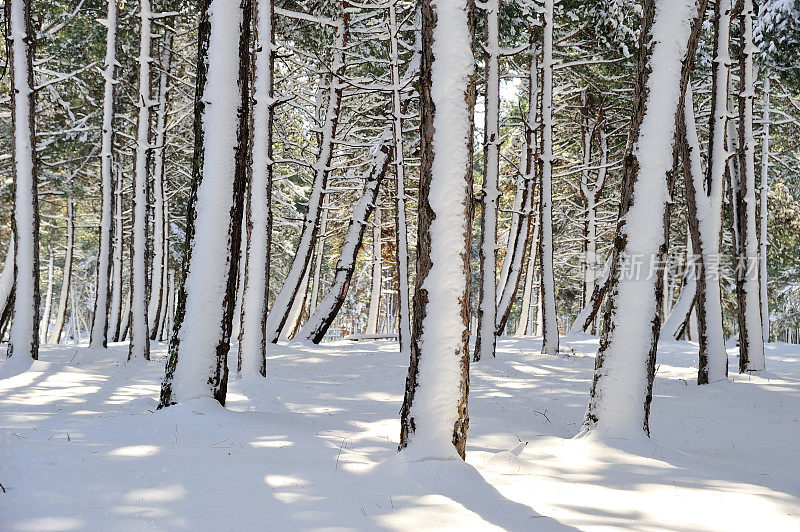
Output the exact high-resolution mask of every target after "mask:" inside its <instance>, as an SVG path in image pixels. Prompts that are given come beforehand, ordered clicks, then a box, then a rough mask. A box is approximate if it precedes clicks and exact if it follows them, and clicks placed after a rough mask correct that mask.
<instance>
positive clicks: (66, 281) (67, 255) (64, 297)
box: [50, 191, 75, 344]
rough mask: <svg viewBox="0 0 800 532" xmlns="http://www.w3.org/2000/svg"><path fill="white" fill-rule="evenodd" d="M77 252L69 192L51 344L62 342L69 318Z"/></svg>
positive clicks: (70, 194)
mask: <svg viewBox="0 0 800 532" xmlns="http://www.w3.org/2000/svg"><path fill="white" fill-rule="evenodd" d="M74 250H75V219H74V216H73V212H72V192H71V191H68V192H67V245H66V248H65V249H64V269H63V273H62V276H61V295H60V296H59V298H58V312H57V313H56V321H55V323H54V324H53V330H52V331H51V332H50V343H51V344H57V343H59V342H61V333H62V332H63V330H64V320H65V319H66V316H67V302H68V300H69V294H70V284H71V282H72V254H73V252H74Z"/></svg>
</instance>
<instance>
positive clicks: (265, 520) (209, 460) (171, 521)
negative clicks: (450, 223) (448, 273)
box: [0, 335, 800, 531]
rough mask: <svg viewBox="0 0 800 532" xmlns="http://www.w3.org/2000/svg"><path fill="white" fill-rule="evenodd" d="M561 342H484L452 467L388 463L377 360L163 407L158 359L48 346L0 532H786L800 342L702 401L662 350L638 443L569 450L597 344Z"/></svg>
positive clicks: (391, 418) (10, 464)
mask: <svg viewBox="0 0 800 532" xmlns="http://www.w3.org/2000/svg"><path fill="white" fill-rule="evenodd" d="M562 346H564V347H566V348H567V349H568V350H574V352H573V353H571V354H570V355H560V356H555V357H554V356H549V355H542V354H540V353H538V351H539V347H540V340H539V339H533V338H523V339H510V338H500V339H499V340H498V355H497V358H496V359H486V360H483V361H481V363H480V364H476V365H473V366H472V368H471V369H472V376H471V386H470V395H471V397H470V414H471V415H470V417H471V424H470V429H469V436H468V443H467V463H466V464H464V463H462V462H461V461H458V460H453V461H428V462H410V461H408V460H407V459H406V458H404V456H405V452H404V453H399V454H398V453H397V452H396V449H397V441H398V435H399V418H398V415H397V412H398V409H399V407H400V403H401V402H402V392H403V382H404V379H405V376H406V368H407V362H408V361H407V359H406V358H405V357H403V356H401V355H400V354H399V353H398V350H397V344H394V343H389V342H358V343H349V342H337V343H333V344H325V345H322V346H303V347H297V348H295V347H291V348H290V347H286V346H282V345H278V346H275V347H274V348H272V349H271V350H270V360H269V364H270V368H271V369H270V377H269V378H268V379H266V380H263V383H262V384H263V385H262V386H257V385H252V384H251V383H249V382H245V383H243V382H241V381H234V382H231V383H230V390H229V394H228V406H229V409H228V410H226V409H223V408H221V407H220V406H219V405H218V404H217V403H215V402H214V401H213V400H209V399H199V400H194V401H190V402H187V403H185V404H182V405H176V406H173V407H170V408H167V409H163V410H159V411H155V406H156V405H157V398H158V393H159V383H160V379H161V377H162V375H163V367H164V366H163V362H164V357H165V348H166V346H165V345H163V344H156V343H154V344H153V352H152V356H153V361H152V362H150V363H146V364H141V365H135V366H131V365H126V364H125V363H124V362H123V361H124V360H125V356H126V346H125V344H111V345H110V347H109V349H108V350H107V351H100V350H98V351H93V350H90V349H87V348H85V347H79V348H65V347H60V348H55V347H44V348H42V350H41V360H40V361H38V362H35V363H34V365H33V367H32V368H31V369H30V370H29V371H28V372H26V373H24V374H22V375H19V376H17V377H14V378H10V379H5V380H1V381H0V427H2V429H0V482H2V484H3V486H4V487H5V490H6V493H0V528H2V529H3V530H8V531H19V530H43V529H47V530H77V529H84V530H86V529H89V530H91V529H94V530H99V529H106V530H108V529H113V530H120V531H124V530H145V529H153V530H198V529H203V530H208V529H212V530H214V529H216V530H229V529H231V528H232V527H235V528H236V529H238V530H253V529H263V528H265V527H266V528H270V529H284V530H285V529H322V528H325V527H337V528H340V529H360V530H375V529H389V530H400V529H402V530H409V529H411V530H413V529H431V528H451V529H460V530H477V529H481V530H484V529H486V530H492V529H494V530H498V529H501V528H502V529H506V530H554V529H568V528H569V527H576V528H579V529H587V530H588V529H611V528H627V529H638V530H665V529H669V530H695V531H712V530H731V531H736V530H793V529H797V528H798V525H800V481H799V480H798V479H800V460H798V454H797V447H796V442H797V441H798V439H799V438H800V419H799V418H798V412H797V404H798V401H799V400H800V346H797V345H788V344H769V345H768V346H767V357H768V363H769V367H770V370H771V373H764V374H761V375H759V376H756V375H752V376H750V375H739V374H734V375H732V376H731V379H730V380H729V381H724V382H718V383H714V384H711V385H707V386H702V387H698V386H696V385H695V384H694V378H695V375H696V373H697V368H696V353H697V344H694V343H688V342H663V343H662V344H661V350H660V353H659V364H660V367H659V370H658V373H657V375H656V382H655V395H656V397H655V399H654V402H653V412H652V433H653V438H652V440H650V441H643V442H631V441H623V440H606V441H602V440H599V439H589V438H577V439H575V438H573V436H574V435H575V433H576V432H578V430H579V428H580V424H581V419H582V416H583V410H584V406H585V403H586V401H587V399H588V390H589V386H590V381H591V378H592V371H593V368H594V358H593V353H594V351H595V350H596V347H597V340H596V339H595V338H593V337H590V336H588V335H580V336H571V337H566V338H563V339H562ZM729 354H730V356H731V357H734V360H733V362H735V356H736V354H737V352H736V350H735V349H731V350H730V351H729ZM0 358H2V357H0ZM733 365H734V366H735V364H733ZM520 440H521V441H520ZM522 442H527V445H523V443H522ZM543 516H544V517H543Z"/></svg>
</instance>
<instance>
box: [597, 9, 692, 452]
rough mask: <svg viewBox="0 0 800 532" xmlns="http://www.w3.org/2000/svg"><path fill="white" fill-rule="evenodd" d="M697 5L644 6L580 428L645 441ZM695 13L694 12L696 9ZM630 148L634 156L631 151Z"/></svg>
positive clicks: (647, 431) (648, 429)
mask: <svg viewBox="0 0 800 532" xmlns="http://www.w3.org/2000/svg"><path fill="white" fill-rule="evenodd" d="M705 3H706V2H705V0H702V1H700V2H699V4H700V5H699V6H698V3H697V2H696V1H694V0H678V1H676V0H646V1H645V2H644V6H643V24H642V33H641V39H640V46H639V58H638V70H637V79H636V85H635V90H634V108H633V111H634V112H633V121H632V123H631V130H630V134H629V141H628V145H627V146H628V147H627V149H626V154H625V160H624V167H623V182H622V203H621V205H620V217H619V221H618V225H617V234H616V237H615V239H614V250H613V259H612V266H611V273H610V277H611V287H610V290H609V292H610V296H609V300H608V303H607V309H606V314H605V316H604V320H603V333H602V336H601V339H600V348H599V350H598V352H597V356H596V358H595V361H596V362H595V374H594V380H593V382H592V388H591V396H590V399H589V406H588V408H587V411H586V416H585V419H584V430H585V431H589V430H592V431H599V432H601V433H602V434H604V435H607V436H611V437H633V438H636V437H639V436H640V435H641V434H642V431H644V433H645V434H648V435H649V432H650V428H649V414H650V402H651V400H652V386H653V378H654V376H655V360H656V351H657V345H658V333H659V325H660V320H659V315H658V314H659V313H658V308H659V306H660V305H661V298H662V290H661V288H662V283H663V274H664V269H663V267H661V266H660V265H662V264H663V263H664V258H665V256H666V252H667V249H668V246H667V238H668V234H669V233H668V231H669V226H668V221H669V198H670V196H671V182H672V173H673V172H672V170H673V159H674V156H675V150H674V149H672V150H670V146H674V139H675V131H676V124H677V118H678V116H679V115H678V110H679V106H680V103H681V94H682V93H683V92H684V91H685V88H686V85H687V83H688V80H689V74H690V72H691V68H692V64H693V60H694V52H695V49H696V45H697V39H698V36H699V33H700V28H701V27H702V23H701V22H702V14H703V13H704V11H705ZM698 7H699V9H698ZM634 147H635V149H634Z"/></svg>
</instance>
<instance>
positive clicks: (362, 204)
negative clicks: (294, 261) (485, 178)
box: [297, 129, 392, 344]
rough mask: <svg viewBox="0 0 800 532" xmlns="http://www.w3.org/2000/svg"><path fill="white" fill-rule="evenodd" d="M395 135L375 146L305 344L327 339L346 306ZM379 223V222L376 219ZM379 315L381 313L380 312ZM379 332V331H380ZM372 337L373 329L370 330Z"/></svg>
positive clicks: (302, 334) (307, 327)
mask: <svg viewBox="0 0 800 532" xmlns="http://www.w3.org/2000/svg"><path fill="white" fill-rule="evenodd" d="M391 144H392V135H391V134H390V131H389V130H388V129H387V130H386V131H385V133H384V135H383V138H382V139H381V140H380V142H379V143H378V144H377V145H376V146H375V148H374V150H373V159H372V164H371V167H370V169H369V171H368V172H367V174H366V175H365V179H366V182H365V183H364V191H363V193H362V194H361V198H359V200H358V203H356V206H355V207H354V209H353V215H352V217H351V218H350V225H349V226H348V228H347V233H346V234H345V237H344V243H343V244H342V252H341V254H340V255H339V260H338V261H337V262H336V272H335V273H334V278H333V283H332V284H331V286H330V288H329V289H328V291H327V293H326V294H325V297H323V298H322V301H320V303H319V305H317V308H316V309H315V310H314V314H313V315H311V317H310V318H308V321H307V322H306V324H305V326H304V327H303V328H302V330H301V331H300V333H299V334H298V335H297V338H298V339H300V340H301V341H305V342H309V341H310V342H314V343H315V344H318V343H319V342H321V341H322V339H323V338H324V337H325V333H326V332H328V329H329V328H330V326H331V324H333V320H334V319H336V315H337V314H338V313H339V309H341V308H342V305H343V304H344V300H345V297H346V296H347V290H348V289H349V288H350V280H351V279H352V277H353V271H354V270H355V267H356V257H357V256H358V250H359V249H360V248H361V242H362V240H363V239H364V232H365V231H366V228H367V223H368V222H367V220H368V219H369V216H370V214H371V213H372V211H373V210H375V212H376V213H377V212H378V211H377V209H375V203H376V201H377V199H378V192H379V189H380V185H381V182H382V181H383V178H384V176H385V175H386V171H387V169H388V167H389V158H390V154H391ZM375 222H377V220H375ZM376 313H377V312H376ZM376 330H377V329H376ZM367 332H368V333H369V334H375V333H370V332H369V329H367Z"/></svg>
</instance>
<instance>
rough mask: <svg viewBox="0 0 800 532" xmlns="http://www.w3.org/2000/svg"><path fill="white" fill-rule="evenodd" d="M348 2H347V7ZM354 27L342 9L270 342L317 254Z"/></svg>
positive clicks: (270, 320)
mask: <svg viewBox="0 0 800 532" xmlns="http://www.w3.org/2000/svg"><path fill="white" fill-rule="evenodd" d="M345 4H346V2H343V5H345ZM349 26H350V14H349V12H347V11H345V10H344V9H342V14H341V18H340V20H339V21H338V23H337V25H336V38H335V41H334V44H333V60H332V61H331V66H330V72H331V74H330V76H329V83H328V87H327V90H326V91H325V92H326V93H327V98H328V102H327V106H326V110H325V119H324V121H323V124H322V128H321V129H322V134H321V136H320V143H319V152H318V154H317V162H316V163H315V164H314V184H313V186H312V188H311V197H310V198H309V200H308V212H307V213H306V216H305V220H304V221H303V231H302V233H301V234H300V242H299V243H298V244H297V251H296V253H295V256H294V260H293V261H292V267H291V269H290V270H289V274H288V275H287V276H286V279H285V280H284V283H283V287H282V288H281V290H280V292H279V293H278V296H277V297H276V298H275V301H274V302H273V303H272V309H271V310H270V312H269V316H268V317H267V340H268V341H270V342H273V343H275V342H277V341H278V338H279V337H280V333H281V331H282V330H283V327H284V324H285V323H286V320H287V318H288V317H289V312H290V311H291V308H292V302H293V301H294V299H295V298H296V297H304V294H302V295H298V289H299V288H300V284H301V283H302V281H303V275H304V274H305V271H306V269H307V266H308V263H309V261H310V260H311V255H313V251H314V242H315V240H316V238H317V234H318V232H319V218H320V211H321V208H320V207H321V205H322V197H323V195H324V192H325V188H326V187H327V184H328V175H329V174H330V165H331V158H332V155H333V141H334V139H335V137H336V128H337V126H338V124H339V113H340V111H341V102H342V90H343V89H344V82H343V78H344V74H345V67H346V64H345V45H346V44H347V38H348V33H349Z"/></svg>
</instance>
